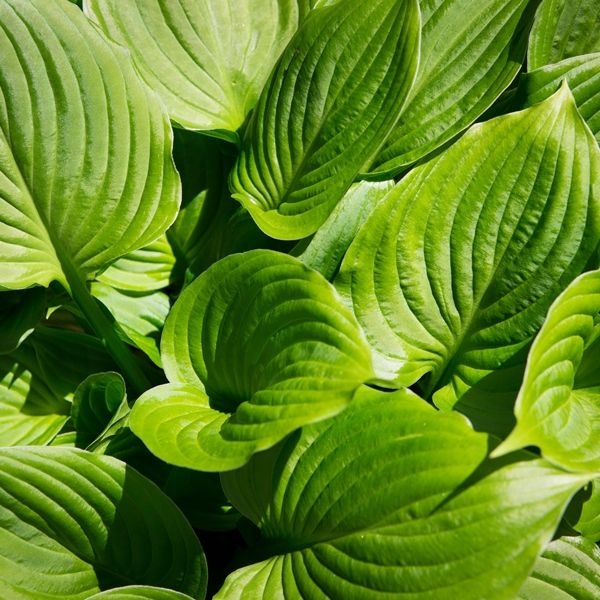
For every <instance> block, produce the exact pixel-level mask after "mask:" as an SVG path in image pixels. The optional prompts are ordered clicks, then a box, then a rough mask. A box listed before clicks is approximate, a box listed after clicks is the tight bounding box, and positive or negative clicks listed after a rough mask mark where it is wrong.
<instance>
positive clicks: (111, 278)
mask: <svg viewBox="0 0 600 600" xmlns="http://www.w3.org/2000/svg"><path fill="white" fill-rule="evenodd" d="M174 265H175V256H174V255H173V250H172V249H171V246H170V245H169V242H168V240H167V237H166V236H165V235H163V236H161V237H159V238H158V239H157V240H155V241H154V242H152V243H151V244H148V245H147V246H144V247H143V248H140V249H139V250H135V251H134V252H131V253H129V254H127V255H125V256H123V258H120V259H119V260H117V262H115V263H113V264H112V265H111V266H110V267H108V269H106V271H104V273H102V274H101V275H100V276H99V277H98V281H100V282H102V283H105V284H107V285H110V286H112V287H114V288H117V289H119V290H127V291H131V292H146V293H147V292H152V291H156V290H161V289H162V288H165V287H167V286H168V285H169V283H170V280H171V272H172V271H173V266H174Z"/></svg>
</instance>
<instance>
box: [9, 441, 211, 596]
mask: <svg viewBox="0 0 600 600" xmlns="http://www.w3.org/2000/svg"><path fill="white" fill-rule="evenodd" d="M0 465H1V468H0V482H1V484H0V515H1V517H0V522H1V523H2V528H1V529H0V539H1V540H2V543H0V596H1V597H2V598H7V599H8V598H31V599H32V600H34V599H35V600H39V599H40V598H47V599H50V598H56V599H57V600H58V599H60V600H67V599H69V600H71V599H75V598H78V599H81V600H83V599H85V598H88V597H89V596H91V595H92V594H94V593H95V592H99V591H101V590H103V589H108V588H112V587H118V586H122V585H128V584H146V585H155V586H160V587H167V588H173V589H175V590H177V591H180V592H184V593H187V594H190V595H191V596H193V597H194V598H199V597H201V595H202V594H203V592H204V589H205V586H206V563H205V560H204V554H203V552H202V548H201V547H200V543H199V542H198V540H197V538H196V536H195V534H194V532H193V530H192V528H191V527H190V526H189V524H188V523H187V521H186V520H185V519H184V517H183V515H182V514H181V513H180V511H179V510H178V509H177V507H176V506H175V505H174V504H173V503H172V502H171V500H169V499H168V498H167V497H166V496H165V495H164V494H163V493H162V492H161V491H160V490H159V489H158V488H157V487H156V486H155V485H154V484H153V483H151V482H150V481H148V480H147V479H145V478H144V477H142V476H141V475H140V474H139V473H137V472H136V471H134V470H133V469H131V468H129V467H128V466H127V465H125V464H124V463H122V462H120V461H118V460H115V459H113V458H109V457H105V456H97V455H95V454H90V453H88V452H84V451H82V450H76V449H72V448H43V449H38V448H6V449H0ZM140 499H143V501H140Z"/></svg>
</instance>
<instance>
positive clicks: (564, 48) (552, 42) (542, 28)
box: [527, 0, 600, 71]
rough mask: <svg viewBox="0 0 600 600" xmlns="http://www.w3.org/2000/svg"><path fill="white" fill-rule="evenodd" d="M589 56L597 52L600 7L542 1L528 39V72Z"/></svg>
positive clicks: (583, 1) (574, 0)
mask: <svg viewBox="0 0 600 600" xmlns="http://www.w3.org/2000/svg"><path fill="white" fill-rule="evenodd" d="M590 52H600V3H598V1H597V0H543V2H542V4H541V5H540V7H539V9H538V11H537V14H536V16H535V23H534V25H533V29H532V30H531V36H530V38H529V50H528V53H527V63H528V64H527V66H528V69H529V70H530V71H532V70H533V69H537V68H539V67H543V66H544V65H550V64H553V63H557V62H560V61H561V60H563V59H565V58H570V57H572V56H579V55H580V54H589V53H590Z"/></svg>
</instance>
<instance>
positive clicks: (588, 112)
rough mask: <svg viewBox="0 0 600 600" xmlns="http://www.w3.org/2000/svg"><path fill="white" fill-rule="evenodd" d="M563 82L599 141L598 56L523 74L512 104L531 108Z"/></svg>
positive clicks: (579, 57)
mask: <svg viewBox="0 0 600 600" xmlns="http://www.w3.org/2000/svg"><path fill="white" fill-rule="evenodd" d="M563 80H566V81H567V82H568V84H569V87H570V88H571V91H572V92H573V97H574V98H575V102H576V103H577V108H578V109H579V112H580V113H581V116H582V117H583V118H584V119H585V121H586V123H587V124H588V126H589V128H590V129H591V130H592V132H593V133H594V135H595V136H596V139H597V140H598V141H600V53H598V52H597V53H596V54H586V55H585V56H577V57H574V58H567V59H565V60H562V61H561V62H559V63H557V64H554V65H548V66H546V67H540V68H539V69H536V70H535V71H531V72H529V73H526V74H524V75H523V76H522V77H521V81H520V82H519V87H518V89H517V92H516V96H515V98H514V100H513V102H514V103H515V104H516V105H517V106H520V107H525V106H532V105H534V104H537V103H538V102H541V101H542V100H545V99H546V98H548V97H549V96H551V95H552V94H553V93H554V92H555V91H556V90H557V89H558V87H559V86H560V83H561V81H563Z"/></svg>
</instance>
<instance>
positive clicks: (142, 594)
mask: <svg viewBox="0 0 600 600" xmlns="http://www.w3.org/2000/svg"><path fill="white" fill-rule="evenodd" d="M105 598H110V600H136V599H137V598H141V599H142V600H193V598H192V597H191V596H188V595H187V594H182V593H180V592H175V591H174V590H167V589H165V588H157V587H150V586H147V585H128V586H125V587H121V588H114V589H112V590H107V591H106V592H100V593H99V594H94V595H93V596H90V597H89V598H88V600H104V599H105Z"/></svg>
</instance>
